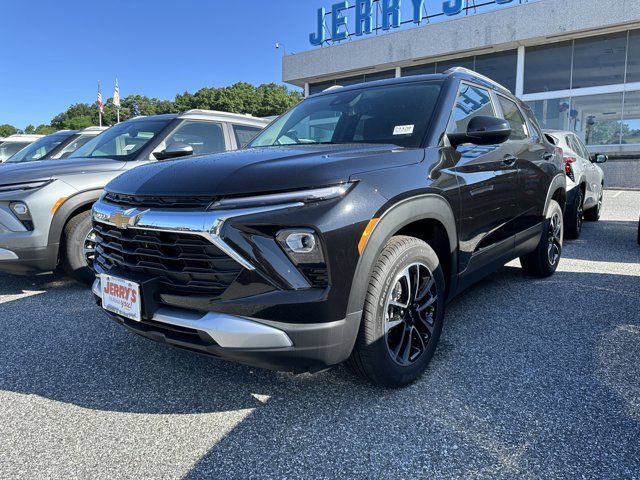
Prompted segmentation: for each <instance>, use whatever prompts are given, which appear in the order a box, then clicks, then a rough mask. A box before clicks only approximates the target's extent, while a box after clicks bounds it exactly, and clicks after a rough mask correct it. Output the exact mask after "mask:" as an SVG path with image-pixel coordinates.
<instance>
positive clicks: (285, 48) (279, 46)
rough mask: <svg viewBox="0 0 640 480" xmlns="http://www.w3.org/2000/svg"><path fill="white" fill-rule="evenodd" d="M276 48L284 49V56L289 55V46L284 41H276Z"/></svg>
mask: <svg viewBox="0 0 640 480" xmlns="http://www.w3.org/2000/svg"><path fill="white" fill-rule="evenodd" d="M276 50H282V56H283V57H284V56H286V55H287V47H286V46H285V44H284V43H280V42H276Z"/></svg>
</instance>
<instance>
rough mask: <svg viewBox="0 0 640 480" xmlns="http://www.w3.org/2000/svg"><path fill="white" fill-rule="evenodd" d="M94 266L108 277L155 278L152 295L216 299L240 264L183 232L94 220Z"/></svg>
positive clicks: (235, 276)
mask: <svg viewBox="0 0 640 480" xmlns="http://www.w3.org/2000/svg"><path fill="white" fill-rule="evenodd" d="M94 228H95V231H96V255H95V262H94V263H95V268H96V270H97V271H98V272H101V273H107V274H108V273H112V274H113V275H118V274H119V275H124V276H126V275H127V274H134V276H135V278H138V277H143V278H150V279H151V278H157V279H158V282H159V291H158V294H159V295H162V294H174V295H179V294H182V293H184V294H194V295H206V296H211V297H217V296H220V295H222V293H224V291H225V290H226V289H227V288H228V287H229V285H231V283H233V281H234V280H235V279H236V278H237V277H238V275H239V274H240V272H241V271H242V267H241V266H240V265H239V264H238V263H237V262H235V261H234V260H233V259H231V258H230V257H229V256H228V255H226V254H225V253H224V252H223V251H222V250H220V249H219V248H218V247H216V246H215V245H214V244H212V243H211V242H210V241H209V240H207V239H206V238H203V237H200V236H198V235H192V234H186V233H168V232H154V231H150V230H138V229H124V230H121V229H118V228H116V227H113V226H109V225H105V224H102V223H95V225H94Z"/></svg>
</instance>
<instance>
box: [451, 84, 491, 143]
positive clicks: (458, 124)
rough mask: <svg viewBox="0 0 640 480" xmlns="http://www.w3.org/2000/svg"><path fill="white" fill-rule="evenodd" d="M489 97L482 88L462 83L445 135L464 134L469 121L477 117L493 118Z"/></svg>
mask: <svg viewBox="0 0 640 480" xmlns="http://www.w3.org/2000/svg"><path fill="white" fill-rule="evenodd" d="M495 114H496V113H495V109H494V108H493V103H492V102H491V95H490V94H489V91H488V90H485V89H484V88H479V87H475V86H473V85H468V84H466V83H463V84H461V85H460V90H459V91H458V97H457V98H456V103H455V105H454V107H453V112H452V113H451V118H450V119H449V126H448V128H447V133H464V132H466V131H467V126H468V125H469V121H470V120H471V119H472V118H473V117H477V116H478V115H488V116H495Z"/></svg>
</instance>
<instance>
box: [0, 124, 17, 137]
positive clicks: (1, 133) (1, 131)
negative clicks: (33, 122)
mask: <svg viewBox="0 0 640 480" xmlns="http://www.w3.org/2000/svg"><path fill="white" fill-rule="evenodd" d="M16 133H18V129H17V128H16V127H14V126H13V125H9V124H6V123H5V124H4V125H0V137H2V138H4V137H8V136H9V135H14V134H16Z"/></svg>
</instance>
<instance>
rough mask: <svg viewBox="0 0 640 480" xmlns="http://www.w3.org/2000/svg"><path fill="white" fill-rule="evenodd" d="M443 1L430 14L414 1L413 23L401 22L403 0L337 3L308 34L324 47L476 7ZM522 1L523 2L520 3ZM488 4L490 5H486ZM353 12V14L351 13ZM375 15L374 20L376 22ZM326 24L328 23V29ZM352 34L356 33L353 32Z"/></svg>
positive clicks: (497, 0)
mask: <svg viewBox="0 0 640 480" xmlns="http://www.w3.org/2000/svg"><path fill="white" fill-rule="evenodd" d="M438 1H442V8H441V10H440V11H439V12H437V13H433V14H430V15H429V14H427V12H426V10H425V0H411V7H412V8H411V11H412V13H413V17H412V18H411V20H405V21H403V19H402V12H403V10H402V0H355V1H353V2H352V3H350V2H349V1H347V0H344V1H341V2H338V3H334V4H333V6H332V7H331V12H329V14H327V11H326V9H325V8H319V9H318V13H317V25H316V31H315V33H312V34H310V35H309V41H310V42H311V44H312V45H323V44H324V43H328V42H340V41H342V40H346V39H348V38H349V37H351V36H354V35H355V36H358V37H360V36H362V35H368V34H371V33H373V32H374V31H378V30H383V31H386V30H390V29H392V28H398V27H400V26H401V25H403V24H405V23H414V24H420V23H422V21H423V20H425V19H427V20H428V19H430V18H433V17H438V16H442V15H443V14H444V15H447V16H453V15H458V14H460V13H461V12H462V11H463V10H464V11H467V10H468V9H470V8H475V6H474V5H471V6H469V5H467V2H468V0H438ZM511 2H513V0H493V1H492V2H491V3H492V4H496V5H502V4H506V3H511ZM520 2H522V0H520ZM484 5H487V4H484ZM351 10H353V13H352V12H350V11H351ZM374 16H375V20H374ZM349 18H353V22H354V28H353V30H349V25H350V24H351V23H350V22H349ZM327 24H329V25H328V26H327ZM350 32H353V33H350Z"/></svg>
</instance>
